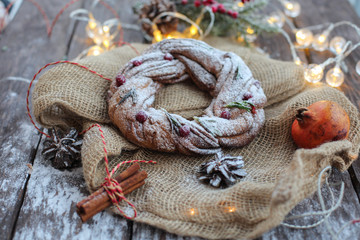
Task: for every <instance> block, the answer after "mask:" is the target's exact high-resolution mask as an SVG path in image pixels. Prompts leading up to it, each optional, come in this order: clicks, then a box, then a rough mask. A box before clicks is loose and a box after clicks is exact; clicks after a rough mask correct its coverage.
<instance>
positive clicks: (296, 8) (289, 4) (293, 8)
mask: <svg viewBox="0 0 360 240" xmlns="http://www.w3.org/2000/svg"><path fill="white" fill-rule="evenodd" d="M283 5H284V13H285V14H286V16H288V17H292V18H295V17H297V16H299V15H300V12H301V6H300V4H299V3H298V2H294V1H284V3H283Z"/></svg>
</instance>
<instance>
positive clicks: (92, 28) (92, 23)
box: [88, 19, 97, 30]
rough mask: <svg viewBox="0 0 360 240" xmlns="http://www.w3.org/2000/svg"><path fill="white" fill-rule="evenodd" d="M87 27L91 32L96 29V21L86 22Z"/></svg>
mask: <svg viewBox="0 0 360 240" xmlns="http://www.w3.org/2000/svg"><path fill="white" fill-rule="evenodd" d="M88 26H89V28H90V29H91V30H94V29H95V28H96V27H97V24H96V20H94V19H90V20H89V22H88Z"/></svg>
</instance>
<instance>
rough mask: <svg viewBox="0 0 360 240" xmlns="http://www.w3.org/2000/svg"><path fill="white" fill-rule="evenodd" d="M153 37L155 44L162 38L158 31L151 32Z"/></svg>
mask: <svg viewBox="0 0 360 240" xmlns="http://www.w3.org/2000/svg"><path fill="white" fill-rule="evenodd" d="M153 35H154V40H155V42H161V41H162V40H163V37H162V34H161V32H160V30H155V31H154V32H153Z"/></svg>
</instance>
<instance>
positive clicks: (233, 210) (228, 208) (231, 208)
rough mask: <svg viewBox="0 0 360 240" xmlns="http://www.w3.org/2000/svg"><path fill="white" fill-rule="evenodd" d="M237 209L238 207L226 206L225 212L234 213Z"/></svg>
mask: <svg viewBox="0 0 360 240" xmlns="http://www.w3.org/2000/svg"><path fill="white" fill-rule="evenodd" d="M235 211H236V207H226V208H225V212H228V213H233V212H235Z"/></svg>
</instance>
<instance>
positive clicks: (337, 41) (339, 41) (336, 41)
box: [329, 36, 346, 54]
mask: <svg viewBox="0 0 360 240" xmlns="http://www.w3.org/2000/svg"><path fill="white" fill-rule="evenodd" d="M345 44H346V40H345V38H343V37H340V36H335V37H334V38H333V39H331V41H330V44H329V48H330V51H332V52H333V53H335V54H339V53H341V52H342V50H343V48H344V46H345Z"/></svg>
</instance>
